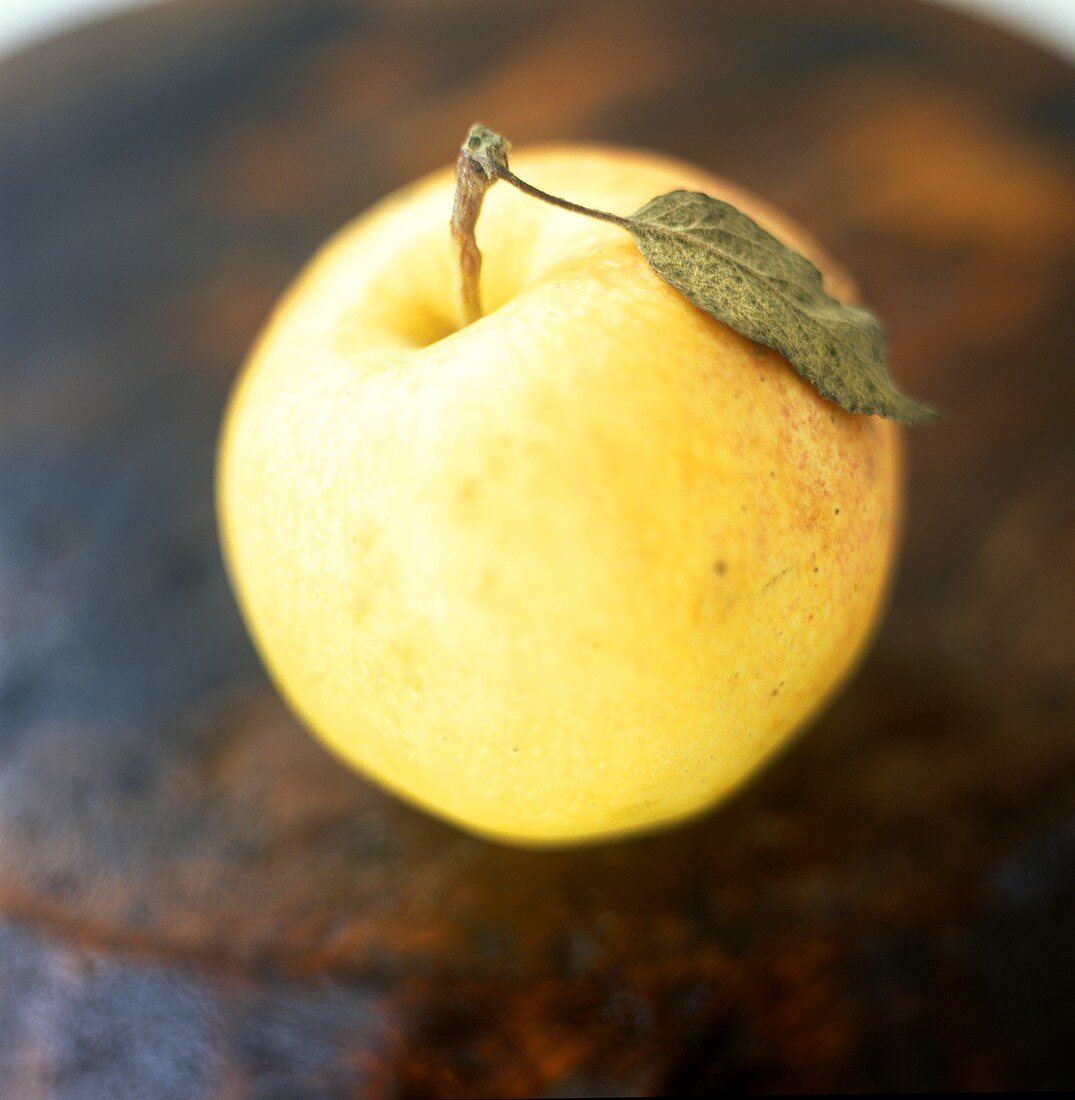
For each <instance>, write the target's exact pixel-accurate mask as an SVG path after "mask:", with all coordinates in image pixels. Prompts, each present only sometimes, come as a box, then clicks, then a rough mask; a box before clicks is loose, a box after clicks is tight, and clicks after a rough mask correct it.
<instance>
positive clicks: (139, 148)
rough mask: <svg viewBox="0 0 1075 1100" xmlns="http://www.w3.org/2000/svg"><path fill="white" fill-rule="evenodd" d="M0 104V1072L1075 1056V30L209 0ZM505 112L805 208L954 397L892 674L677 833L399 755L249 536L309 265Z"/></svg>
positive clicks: (564, 1083) (831, 15)
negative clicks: (280, 629)
mask: <svg viewBox="0 0 1075 1100" xmlns="http://www.w3.org/2000/svg"><path fill="white" fill-rule="evenodd" d="M0 101H2V102H3V104H4V109H3V112H2V115H0V150H2V158H3V159H2V167H0V172H2V177H0V185H2V195H0V197H2V202H3V209H2V218H3V242H2V247H3V254H2V257H0V259H2V262H3V277H2V280H0V310H2V314H0V331H2V332H3V341H2V343H3V347H2V353H3V359H2V362H0V911H2V913H3V914H4V916H3V917H0V1096H3V1097H4V1098H5V1100H7V1098H8V1097H16V1098H19V1100H22V1098H24V1097H31V1098H32V1097H50V1098H51V1097H63V1098H67V1097H100V1096H112V1097H123V1096H137V1097H141V1096H153V1097H172V1096H174V1097H192V1096H194V1097H201V1096H206V1097H208V1096H237V1095H254V1096H264V1097H277V1096H279V1097H296V1096H301V1097H305V1096H348V1095H371V1096H391V1095H397V1096H402V1097H418V1096H447V1095H467V1096H477V1095H482V1096H485V1095H488V1096H507V1095H512V1096H514V1095H546V1096H555V1095H569V1094H572V1093H586V1092H593V1093H599V1094H601V1095H614V1094H619V1093H624V1092H627V1093H630V1092H646V1091H653V1090H657V1089H662V1088H663V1089H669V1090H671V1089H680V1090H685V1091H695V1092H704V1091H706V1090H707V1089H710V1088H714V1087H720V1086H724V1087H740V1088H753V1089H768V1090H774V1089H776V1090H779V1089H826V1088H843V1089H852V1088H853V1089H863V1088H888V1089H892V1088H929V1087H936V1088H957V1087H960V1088H989V1087H996V1086H1060V1085H1064V1084H1066V1085H1069V1086H1070V1085H1072V1084H1075V1072H1073V1070H1075V1066H1073V1062H1075V1058H1073V1056H1072V1053H1071V1036H1072V1030H1073V1024H1075V1020H1073V1010H1072V1002H1071V989H1072V987H1073V985H1075V948H1073V946H1072V935H1071V933H1072V929H1073V927H1075V787H1073V783H1072V780H1073V779H1075V736H1073V734H1075V721H1073V719H1075V703H1073V698H1072V685H1073V679H1075V677H1073V672H1075V642H1073V628H1072V624H1073V621H1075V592H1073V575H1075V439H1073V432H1072V429H1071V427H1070V420H1071V416H1072V414H1073V410H1075V392H1073V391H1075V384H1073V378H1075V373H1073V370H1072V366H1073V362H1072V347H1073V343H1075V291H1073V275H1075V75H1073V72H1072V70H1071V69H1070V68H1069V67H1067V66H1065V64H1063V63H1062V62H1061V61H1059V60H1058V59H1056V58H1054V57H1051V56H1048V55H1047V54H1045V53H1044V52H1042V51H1040V50H1039V49H1037V48H1035V47H1032V46H1030V45H1028V44H1026V43H1023V42H1020V41H1017V40H1016V39H1015V38H1013V37H1010V36H1008V35H1006V34H1005V33H1002V32H1000V31H998V30H995V29H991V28H989V27H987V26H985V25H982V24H976V23H973V22H971V21H969V20H967V19H966V18H963V17H959V16H955V15H952V14H949V13H947V12H945V11H942V10H940V9H932V8H928V7H925V6H923V5H921V4H919V3H913V2H910V0H908V2H897V0H884V2H880V0H878V2H874V3H869V4H863V3H856V2H853V0H817V2H804V0H794V2H793V0H768V2H760V0H728V2H721V3H716V2H714V3H688V2H668V0H666V2H665V3H662V4H642V3H634V2H630V0H628V2H615V3H612V2H607V3H606V2H590V3H581V2H580V3H571V2H547V3H540V4H524V3H510V2H505V3H497V4H492V3H489V4H486V3H477V2H471V3H459V4H449V3H419V2H416V0H415V2H401V3H389V2H387V0H385V2H382V3H359V2H353V3H346V2H330V0H314V2H309V3H303V4H296V3H291V2H283V0H262V2H258V3H255V2H230V3H219V2H214V3H210V2H208V0H178V2H173V3H170V4H165V5H163V6H161V7H158V8H153V9H149V10H147V11H145V12H140V13H137V14H132V15H129V16H125V17H123V18H121V19H117V20H114V21H110V22H107V23H104V24H101V25H99V26H94V27H89V28H86V29H84V30H80V31H78V32H77V33H75V34H73V35H70V36H68V37H65V38H63V39H59V40H56V41H53V42H50V43H48V44H45V45H43V46H40V47H38V48H36V49H34V50H32V51H30V52H28V53H26V54H23V55H21V56H18V57H16V58H14V59H11V60H9V61H7V62H6V63H5V64H4V65H3V66H2V67H0ZM475 118H481V119H483V120H484V121H487V122H488V123H490V124H491V125H494V126H496V127H497V128H499V129H502V130H503V131H505V132H506V133H508V134H510V135H511V136H512V137H513V138H514V139H515V141H516V142H517V143H523V142H527V141H535V140H542V139H552V138H555V139H561V138H570V137H586V138H597V139H602V140H607V141H614V142H623V143H629V144H636V145H643V146H650V147H653V148H656V149H660V150H665V151H668V152H672V153H674V154H678V155H680V156H683V157H686V158H688V159H691V160H694V161H697V162H698V163H699V164H702V165H704V166H706V167H707V168H710V169H713V170H715V171H717V172H719V173H720V174H722V175H726V176H729V177H731V178H733V179H736V180H738V181H739V182H741V183H743V184H745V185H746V186H748V187H750V188H752V189H754V190H757V191H758V192H760V193H761V194H763V195H765V196H766V197H767V198H769V199H770V200H772V201H774V202H776V203H777V204H779V205H781V206H783V207H785V208H786V209H787V210H788V211H789V212H790V213H791V214H792V215H793V216H795V217H797V218H798V219H799V220H801V221H802V222H803V223H804V224H805V225H807V226H808V227H810V229H811V230H812V231H813V232H814V233H815V234H816V235H817V236H818V237H819V238H820V239H821V240H822V241H823V242H824V244H825V245H826V246H827V247H828V248H829V249H830V250H831V251H832V252H834V253H835V255H836V256H837V257H838V258H839V259H841V260H842V261H843V262H845V263H846V264H847V265H848V266H849V267H850V268H851V269H852V270H853V271H854V272H856V274H857V275H858V276H859V279H860V281H861V283H862V286H863V288H864V291H865V293H866V296H867V298H868V299H869V300H870V301H871V302H872V304H873V305H874V306H875V307H876V308H877V309H878V311H879V312H880V313H881V315H882V316H883V317H884V318H885V319H886V321H887V323H888V326H889V330H890V334H891V340H892V360H893V364H894V370H895V373H896V375H897V377H898V378H899V379H900V380H901V381H902V382H903V383H904V384H905V385H906V387H907V388H908V389H909V390H910V391H911V392H913V393H915V394H918V395H921V396H923V397H925V398H927V399H930V400H932V401H935V402H936V403H938V404H940V405H941V406H943V407H944V408H945V409H946V410H947V411H948V413H949V419H948V421H947V422H946V423H945V424H944V425H942V426H940V427H937V428H931V429H919V430H916V431H914V432H912V433H910V434H909V450H910V470H909V493H910V502H911V503H910V514H909V521H908V530H907V538H906V548H905V554H904V561H903V567H902V572H901V574H900V579H899V584H898V588H897V591H896V594H895V599H894V603H893V607H892V611H891V614H890V616H889V619H888V621H887V623H886V625H885V628H884V630H883V632H882V634H881V636H880V638H879V640H878V643H877V646H876V648H875V650H874V652H873V654H872V656H871V657H870V659H869V661H868V662H867V664H866V666H865V667H864V668H863V670H862V672H861V675H860V676H859V677H858V678H857V679H856V681H855V683H854V684H853V685H852V686H851V688H850V689H849V690H848V691H847V692H846V694H845V695H844V696H843V697H842V698H841V699H840V700H839V701H838V702H837V703H836V704H835V705H834V706H833V707H832V709H831V710H830V711H829V712H828V713H827V714H826V715H825V716H824V717H823V718H822V719H821V720H820V722H819V723H818V724H817V726H816V728H815V729H814V730H813V731H812V732H811V733H810V735H809V736H807V737H805V738H804V739H802V740H801V741H800V742H799V743H797V744H796V745H795V746H794V748H793V749H792V750H791V751H789V752H788V753H787V754H786V755H785V756H784V757H783V758H782V759H781V760H779V761H778V762H777V763H776V764H775V765H774V766H773V767H771V768H770V769H769V770H768V771H767V772H766V773H765V774H764V775H763V776H762V777H761V778H760V779H759V780H758V781H757V782H755V783H754V784H753V785H752V786H750V787H749V788H748V789H747V790H746V791H744V792H743V793H742V794H741V795H740V796H737V797H736V798H735V799H734V800H733V801H731V802H730V803H728V804H727V805H726V806H724V807H723V808H721V809H720V810H719V811H717V812H715V813H712V814H710V815H708V816H707V817H705V818H703V819H702V820H700V821H698V822H696V823H695V824H692V825H691V826H689V827H687V828H683V829H679V830H677V831H675V832H671V833H668V834H667V835H663V836H659V837H652V838H648V839H642V840H637V841H633V842H629V843H620V844H614V845H606V846H601V847H595V848H592V849H588V850H582V851H576V852H571V853H527V852H519V851H514V850H510V849H507V848H500V847H495V846H491V845H488V844H485V843H482V842H480V841H477V840H474V839H470V838H468V837H466V836H464V835H462V834H460V833H458V832H456V831H454V830H453V829H452V828H450V827H448V826H446V825H442V824H439V823H437V822H435V821H432V820H430V819H427V818H426V817H424V816H422V815H420V814H418V813H416V812H413V811H411V810H409V809H406V808H405V807H403V806H401V805H400V804H398V803H396V802H395V801H393V800H392V799H390V798H389V797H387V796H385V795H382V794H380V793H378V792H377V791H375V790H373V789H371V788H369V787H368V786H366V785H365V784H364V783H362V782H361V781H360V780H359V779H357V778H355V777H354V776H352V775H350V774H348V773H345V772H344V771H343V770H342V769H341V768H340V767H338V766H337V765H336V764H335V763H333V762H332V761H331V760H330V759H329V758H328V757H327V756H325V754H324V753H323V752H322V751H321V750H320V749H319V748H318V747H317V746H316V745H315V744H314V743H313V742H312V741H311V740H310V739H308V738H307V737H306V735H305V734H304V733H303V732H302V731H301V729H300V728H299V727H298V726H297V724H296V723H295V722H294V720H293V719H291V718H290V717H289V716H288V715H287V713H286V712H285V711H284V709H283V708H282V706H281V704H280V703H279V701H278V700H277V699H276V698H275V696H274V695H273V694H272V692H271V691H270V689H269V688H268V686H267V685H266V682H265V680H264V677H263V675H262V673H261V672H260V670H259V668H258V665H257V662H256V660H255V658H254V657H253V654H252V652H251V650H250V647H249V645H248V643H247V641H246V638H245V636H244V633H243V631H242V628H241V625H240V623H239V621H238V618H237V615H236V613H235V610H234V608H233V605H232V601H231V599H230V596H229V594H228V591H227V588H226V586H225V582H224V578H223V574H222V572H221V567H220V562H219V560H218V556H217V550H216V545H215V532H214V528H213V520H212V511H211V496H210V485H211V481H210V478H211V466H212V451H213V442H214V434H215V430H216V426H217V422H218V418H219V415H220V411H221V407H222V402H223V400H224V396H225V393H226V390H227V387H228V384H229V382H230V380H231V378H232V376H233V374H234V372H235V370H236V369H237V366H238V364H239V362H240V360H241V358H242V355H243V353H244V351H245V349H246V347H247V345H248V343H249V341H250V339H251V337H252V336H253V334H254V333H255V331H256V329H257V327H258V325H259V323H260V322H261V320H262V319H263V318H264V316H265V313H266V311H267V309H268V308H269V306H270V303H271V302H272V301H273V299H274V297H275V296H276V295H277V294H278V292H279V291H280V290H281V288H282V287H283V286H284V285H285V284H286V282H287V280H288V279H289V277H290V276H291V275H292V274H293V273H294V271H295V269H296V268H297V266H298V265H299V264H300V263H301V262H302V261H303V260H304V259H305V258H306V257H307V256H308V255H309V253H310V252H311V251H312V250H313V249H314V248H315V246H316V245H317V244H318V243H319V242H320V241H321V240H322V239H323V238H324V237H325V236H326V235H327V234H328V233H329V232H330V231H331V230H332V229H334V228H335V227H337V226H338V225H339V224H341V223H342V222H343V221H345V220H346V219H348V218H349V217H351V216H352V215H353V214H354V213H355V212H357V211H358V210H360V209H361V208H362V207H364V206H365V205H367V204H368V203H370V202H371V201H372V200H374V199H375V198H377V197H379V196H381V195H382V194H384V193H386V192H387V191H389V190H391V189H392V188H394V187H395V186H397V185H399V184H401V183H403V182H405V181H407V180H409V179H411V178H413V177H414V176H415V175H417V174H419V173H420V172H423V171H425V170H427V169H429V168H432V167H434V166H437V165H439V164H441V163H444V162H446V161H447V160H449V159H450V158H451V156H452V154H453V148H454V146H455V145H456V144H457V143H458V141H459V140H460V139H461V137H462V135H463V134H464V133H465V130H466V127H467V125H468V124H469V123H471V122H472V121H474V119H475Z"/></svg>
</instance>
